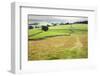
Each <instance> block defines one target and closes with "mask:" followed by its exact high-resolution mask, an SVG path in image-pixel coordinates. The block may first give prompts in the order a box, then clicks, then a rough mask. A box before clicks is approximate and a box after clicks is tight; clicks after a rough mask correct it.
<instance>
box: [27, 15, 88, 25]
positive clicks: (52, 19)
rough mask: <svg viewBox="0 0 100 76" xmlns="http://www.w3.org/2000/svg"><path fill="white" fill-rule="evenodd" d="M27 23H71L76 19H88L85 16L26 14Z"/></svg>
mask: <svg viewBox="0 0 100 76" xmlns="http://www.w3.org/2000/svg"><path fill="white" fill-rule="evenodd" d="M28 21H29V22H28V23H29V24H32V23H67V22H69V23H73V22H77V21H88V18H86V17H57V16H35V15H29V16H28Z"/></svg>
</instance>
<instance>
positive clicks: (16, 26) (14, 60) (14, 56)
mask: <svg viewBox="0 0 100 76" xmlns="http://www.w3.org/2000/svg"><path fill="white" fill-rule="evenodd" d="M22 7H33V8H45V9H57V10H79V11H93V12H94V13H96V8H94V7H75V6H74V7H71V6H68V8H53V7H37V6H34V4H30V3H16V2H13V3H12V4H11V72H12V73H22V72H23V71H22V70H21V66H22V65H21V58H20V56H21V52H20V50H21V46H20V45H21V40H20V39H21V38H20V37H21V26H20V25H21V23H20V22H21V18H20V16H21V14H20V13H21V8H22ZM95 17H96V16H95ZM95 22H96V21H95ZM95 30H96V29H95Z"/></svg>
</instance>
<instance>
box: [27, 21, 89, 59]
mask: <svg viewBox="0 0 100 76" xmlns="http://www.w3.org/2000/svg"><path fill="white" fill-rule="evenodd" d="M48 28H49V29H48V31H43V30H41V28H35V29H28V60H55V59H77V58H87V57H88V24H82V23H78V24H67V25H56V26H50V27H48Z"/></svg>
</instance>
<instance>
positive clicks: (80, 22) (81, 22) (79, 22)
mask: <svg viewBox="0 0 100 76" xmlns="http://www.w3.org/2000/svg"><path fill="white" fill-rule="evenodd" d="M74 24H88V21H77V22H74Z"/></svg>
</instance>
